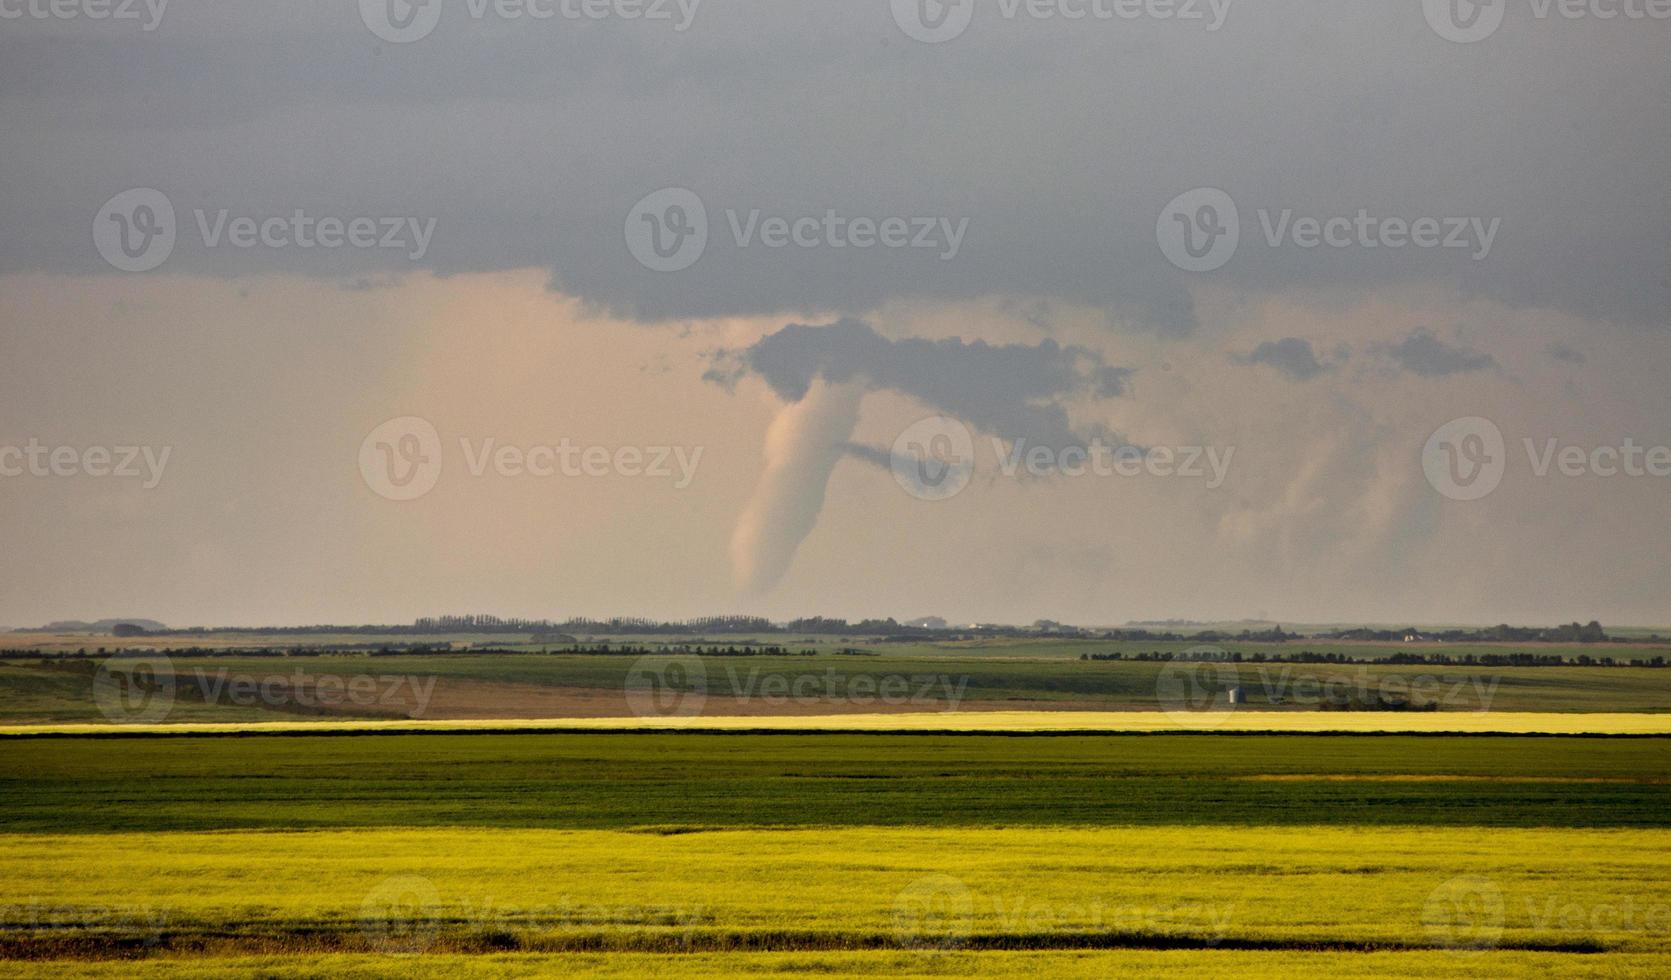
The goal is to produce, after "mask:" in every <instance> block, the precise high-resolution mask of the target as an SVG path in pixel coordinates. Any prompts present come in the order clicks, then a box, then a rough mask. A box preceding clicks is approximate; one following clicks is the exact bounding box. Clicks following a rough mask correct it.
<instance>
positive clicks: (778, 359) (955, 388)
mask: <svg viewBox="0 0 1671 980" xmlns="http://www.w3.org/2000/svg"><path fill="white" fill-rule="evenodd" d="M1130 374H1131V372H1130V371H1129V370H1128V369H1126V368H1121V367H1115V366H1113V365H1109V364H1106V363H1104V361H1103V359H1102V357H1101V356H1100V355H1098V354H1097V353H1095V352H1094V351H1090V350H1087V349H1085V348H1081V347H1065V346H1062V345H1060V344H1057V343H1056V342H1055V341H1052V340H1045V341H1042V342H1040V343H1039V344H1037V345H1036V346H1027V345H1021V344H1007V345H992V344H987V343H985V342H982V341H973V342H968V341H964V340H960V339H956V338H952V339H948V340H921V339H916V338H906V339H903V340H892V339H889V338H887V337H883V336H882V335H880V334H878V333H877V332H876V331H875V330H874V329H872V328H871V326H870V325H869V324H867V323H864V322H862V321H860V320H853V319H847V320H841V321H839V322H837V323H832V324H829V325H828V326H807V325H803V324H790V325H788V326H786V327H784V328H783V329H782V330H779V331H778V332H777V333H774V334H771V335H770V336H767V337H765V338H763V339H762V340H760V342H758V343H756V344H754V345H753V346H752V347H748V348H745V349H743V350H740V351H730V352H725V353H722V354H720V355H717V357H716V363H715V367H714V369H713V370H712V371H710V372H709V377H710V378H711V379H712V380H715V381H718V382H721V383H730V382H732V381H735V380H736V379H738V378H740V377H743V376H746V375H754V376H758V377H760V378H761V379H762V380H764V381H765V382H766V384H767V385H768V386H769V387H770V388H771V389H772V391H773V392H775V393H776V394H777V395H778V397H780V398H782V399H783V400H785V401H788V402H798V401H800V400H801V399H802V398H805V397H806V394H807V391H808V390H809V389H810V388H811V386H812V383H813V381H814V380H817V379H823V380H825V381H828V382H832V383H836V384H841V383H844V382H848V381H858V382H860V383H862V384H863V385H864V386H865V387H866V388H867V389H869V390H872V391H894V392H898V393H900V394H902V395H908V396H910V397H912V398H915V399H917V400H918V401H920V402H922V403H923V404H925V405H927V406H929V407H931V408H933V409H935V410H937V411H941V412H944V413H945V414H947V415H951V416H954V417H956V418H959V419H962V420H963V421H966V422H968V423H969V424H971V425H973V426H975V427H976V428H977V429H980V430H981V431H983V432H988V433H991V434H993V435H997V436H1001V437H1003V438H1005V439H1009V440H1018V439H1024V440H1026V441H1027V443H1028V444H1029V445H1040V444H1043V445H1049V446H1055V447H1065V446H1074V445H1081V444H1083V443H1084V441H1085V440H1086V439H1088V438H1090V437H1091V436H1094V435H1101V436H1102V437H1103V438H1105V439H1106V438H1109V435H1108V433H1107V432H1106V430H1102V429H1100V428H1096V429H1094V430H1093V431H1091V432H1083V433H1082V432H1080V431H1078V430H1076V428H1075V426H1074V425H1073V424H1072V423H1071V421H1070V420H1069V417H1068V412H1067V408H1066V405H1065V403H1066V402H1068V401H1069V400H1070V399H1075V398H1114V397H1118V396H1120V395H1122V394H1124V393H1125V391H1126V386H1127V381H1128V379H1129V377H1130ZM850 454H851V455H855V456H858V457H860V458H867V459H868V458H871V457H872V456H874V455H875V454H874V451H872V450H868V449H867V448H866V447H857V451H851V452H850ZM875 458H876V460H880V459H881V458H883V457H881V456H876V457H875ZM873 461H874V460H873Z"/></svg>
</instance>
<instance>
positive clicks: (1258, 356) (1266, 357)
mask: <svg viewBox="0 0 1671 980" xmlns="http://www.w3.org/2000/svg"><path fill="white" fill-rule="evenodd" d="M1231 360H1232V361H1234V362H1235V363H1237V364H1263V365H1266V366H1267V367H1272V368H1275V369H1276V370H1278V371H1280V372H1282V373H1283V374H1286V375H1287V376H1288V377H1290V378H1293V379H1294V380H1295V381H1310V380H1311V379H1312V378H1315V377H1317V376H1318V375H1319V374H1322V373H1323V372H1324V371H1326V370H1328V369H1327V368H1325V367H1324V366H1323V364H1322V362H1320V361H1318V360H1317V352H1316V351H1314V350H1312V348H1311V341H1309V340H1302V339H1300V338H1298V337H1284V338H1282V339H1281V340H1267V341H1265V342H1263V343H1261V344H1259V345H1258V346H1257V347H1255V348H1253V350H1252V351H1251V352H1250V353H1247V354H1237V355H1234V356H1233V357H1231Z"/></svg>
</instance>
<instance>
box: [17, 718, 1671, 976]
mask: <svg viewBox="0 0 1671 980" xmlns="http://www.w3.org/2000/svg"><path fill="white" fill-rule="evenodd" d="M0 748H3V749H4V754H3V755H0V912H3V918H0V957H5V958H6V959H4V960H0V970H3V971H4V972H6V973H7V974H8V975H23V976H29V975H38V976H116V975H123V976H127V975H133V974H134V973H135V972H142V973H145V974H149V975H156V976H227V975H238V976H286V977H287V976H316V975H320V974H321V973H325V972H329V973H332V974H337V973H345V974H348V975H364V976H376V975H386V974H387V973H388V972H399V973H401V974H403V975H408V976H443V975H469V976H532V975H540V974H548V973H554V972H584V973H588V974H599V975H634V976H636V975H645V974H658V975H689V976H716V975H728V974H729V975H734V974H736V973H739V972H742V973H750V974H760V975H767V976H772V975H784V976H787V975H804V974H806V973H809V972H811V973H822V974H831V975H864V974H871V975H876V974H884V973H886V974H895V973H901V974H905V975H924V976H928V975H939V976H950V975H969V974H989V975H1021V974H1034V975H1036V974H1038V973H1040V972H1041V971H1042V972H1044V973H1046V974H1047V975H1069V976H1109V975H1134V976H1162V975H1165V976H1176V975H1196V976H1216V975H1224V974H1225V973H1227V972H1234V973H1248V974H1252V975H1272V976H1321V975H1325V974H1326V975H1329V976H1334V977H1341V976H1387V975H1392V976H1399V975H1407V976H1416V975H1433V974H1435V973H1437V974H1441V975H1491V976H1546V975H1547V976H1552V975H1562V976H1596V977H1603V976H1609V977H1621V976H1656V975H1664V974H1665V972H1666V971H1667V970H1668V969H1671V738H1658V737H1642V738H1604V737H1587V738H1573V737H1489V736H1475V737H1460V736H1317V735H1312V736H1295V735H1288V736H1283V735H1243V736H1229V735H1146V736H1136V735H1102V736H1067V735H1064V736H1017V735H1011V736H1003V735H967V736H947V735H882V734H878V735H829V734H824V735H794V734H780V735H701V734H643V733H622V734H581V733H571V734H521V735H463V734H458V735H381V736H369V735H357V736H353V735H343V736H335V737H326V736H317V735H296V736H283V737H276V736H240V737H192V736H176V737H135V736H112V737H102V738H31V739H9V740H6V741H4V742H0ZM605 952H608V953H610V954H611V955H610V956H608V957H607V958H605V957H603V955H602V954H603V953H605Z"/></svg>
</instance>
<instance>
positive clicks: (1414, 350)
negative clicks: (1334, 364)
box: [1377, 330, 1497, 378]
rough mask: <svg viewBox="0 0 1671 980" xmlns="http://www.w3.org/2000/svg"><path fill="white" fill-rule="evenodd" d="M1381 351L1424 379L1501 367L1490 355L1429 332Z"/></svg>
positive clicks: (1385, 347)
mask: <svg viewBox="0 0 1671 980" xmlns="http://www.w3.org/2000/svg"><path fill="white" fill-rule="evenodd" d="M1377 350H1378V352H1379V353H1382V354H1384V355H1386V356H1387V357H1389V358H1391V359H1392V360H1393V362H1394V363H1395V364H1397V365H1398V367H1399V368H1401V369H1402V370H1405V371H1408V372H1409V373H1411V374H1415V375H1420V376H1421V377H1424V378H1442V377H1445V376H1447V375H1452V374H1470V373H1472V372H1475V371H1484V370H1486V369H1487V368H1493V367H1496V366H1497V361H1496V359H1495V358H1493V357H1492V356H1491V355H1490V354H1485V353H1481V352H1480V351H1477V350H1473V349H1471V348H1467V347H1460V346H1457V345H1454V344H1447V343H1446V342H1444V341H1443V340H1440V339H1439V338H1438V337H1435V336H1434V335H1433V333H1432V331H1429V330H1417V331H1416V332H1414V333H1412V334H1411V335H1410V336H1408V337H1406V338H1404V340H1403V341H1402V342H1401V343H1398V344H1394V345H1389V346H1383V347H1379V348H1377Z"/></svg>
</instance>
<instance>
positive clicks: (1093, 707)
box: [0, 648, 1671, 725]
mask: <svg viewBox="0 0 1671 980" xmlns="http://www.w3.org/2000/svg"><path fill="white" fill-rule="evenodd" d="M1057 652H1058V654H1059V655H1056V656H1050V657H1046V656H1042V655H1041V656H1037V657H1022V656H1017V655H1015V651H1014V650H1013V648H1011V650H1010V653H1009V654H1007V655H1002V656H1001V655H998V654H996V653H989V654H976V653H972V652H970V651H967V650H963V651H960V652H955V653H954V652H951V651H945V652H941V653H936V654H928V653H924V652H918V653H907V652H905V651H898V650H892V649H889V650H886V651H884V653H883V654H882V655H877V656H843V655H840V654H836V653H828V652H826V653H822V654H820V655H817V656H811V657H804V656H789V657H767V656H759V657H704V658H701V667H700V669H701V670H702V672H703V674H704V678H703V681H702V684H703V690H704V691H705V695H706V702H705V704H704V705H703V708H702V713H704V714H710V715H724V714H793V713H797V712H806V713H832V712H864V711H877V710H896V711H919V712H920V711H944V710H953V709H955V710H995V709H1029V708H1031V709H1061V710H1075V711H1110V710H1116V711H1118V710H1155V709H1170V708H1171V707H1174V706H1175V705H1173V704H1171V703H1169V702H1168V700H1167V698H1168V692H1175V691H1176V690H1178V688H1177V685H1176V684H1174V685H1173V687H1171V688H1169V687H1168V686H1167V685H1166V683H1165V681H1164V678H1165V677H1167V676H1170V677H1172V678H1173V680H1174V681H1176V680H1177V679H1178V678H1179V677H1180V676H1183V677H1185V678H1189V677H1195V678H1200V679H1201V680H1202V681H1203V682H1209V681H1210V682H1211V684H1212V685H1215V686H1216V687H1218V688H1223V687H1224V686H1226V685H1228V684H1230V683H1232V682H1233V683H1235V684H1236V685H1238V686H1240V687H1241V689H1242V691H1243V693H1244V696H1245V700H1244V701H1243V703H1242V705H1243V707H1245V708H1246V709H1249V710H1266V709H1281V710H1290V711H1291V710H1317V709H1318V707H1319V705H1320V704H1321V703H1322V702H1323V700H1324V699H1325V696H1334V697H1344V698H1346V699H1348V700H1351V701H1352V702H1354V704H1355V705H1356V706H1357V707H1363V702H1365V701H1367V700H1370V699H1373V698H1374V697H1376V696H1377V695H1379V694H1383V693H1384V694H1387V695H1389V696H1392V697H1397V698H1413V700H1414V701H1415V702H1417V703H1420V704H1423V705H1431V706H1432V707H1433V708H1435V709H1436V710H1439V711H1463V712H1477V711H1482V710H1487V711H1502V712H1510V711H1540V712H1617V713H1624V712H1671V669H1665V668H1649V667H1600V666H1586V667H1578V666H1566V667H1485V666H1477V665H1474V666H1460V665H1456V666H1451V665H1381V664H1357V663H1348V664H1287V663H1241V664H1235V665H1228V664H1224V665H1182V664H1169V663H1165V662H1138V661H1085V660H1079V659H1077V657H1078V654H1077V653H1073V654H1072V656H1068V653H1070V652H1071V651H1061V650H1059V651H1057ZM1457 655H1459V656H1460V655H1461V654H1460V653H1459V654H1457ZM652 662H653V663H661V662H664V661H662V660H661V659H660V658H652ZM99 663H100V661H98V660H95V659H91V658H90V659H87V660H80V659H69V660H42V659H39V658H37V657H28V658H12V659H0V725H6V724H14V725H27V724H41V723H45V722H91V723H97V722H103V721H106V720H107V718H106V716H105V715H104V714H103V713H101V711H100V709H99V706H98V705H97V703H96V702H95V677H96V672H97V670H98V667H99ZM637 667H638V659H637V658H636V657H632V656H596V655H585V654H549V655H546V654H538V653H500V654H466V653H453V654H438V655H424V656H417V655H387V656H385V655H379V656H372V655H368V654H326V655H317V656H295V657H250V656H239V655H223V656H212V657H202V656H186V655H179V654H176V655H174V656H172V657H170V658H169V667H168V670H169V671H171V673H172V682H173V688H174V689H173V705H172V709H171V711H170V713H169V715H168V717H167V720H168V721H170V722H198V721H204V722H212V721H249V720H259V719H262V718H266V719H269V720H287V719H288V720H294V719H297V718H308V717H330V718H368V719H376V718H432V719H446V718H543V717H612V716H624V715H630V714H632V713H634V712H633V710H632V709H631V706H630V705H629V703H628V701H627V698H626V693H625V692H626V690H627V688H628V687H629V678H630V677H631V676H632V675H633V672H634V671H635V670H636V669H637ZM1179 671H1183V674H1182V675H1180V674H1179V673H1178V672H1179ZM354 678H366V679H369V682H370V683H373V684H375V685H376V696H375V697H371V698H365V699H345V698H341V697H339V698H338V699H337V700H336V701H335V702H332V703H327V704H324V705H323V706H321V705H314V704H310V703H309V699H308V698H307V697H306V696H305V695H306V693H307V692H308V691H309V690H311V689H312V688H314V687H317V686H318V685H319V684H320V683H321V681H322V680H324V681H327V682H329V683H334V684H336V685H337V687H338V688H339V689H341V688H343V687H344V686H345V685H346V684H347V683H348V682H350V681H352V680H353V679H354ZM1232 678H1233V681H1232ZM240 681H243V682H251V683H257V684H259V683H261V682H267V681H272V682H274V683H272V684H269V685H268V687H267V693H265V694H262V695H259V696H257V695H255V694H253V693H251V694H247V695H244V696H240V695H239V694H238V692H237V690H236V688H235V687H234V686H230V685H229V682H231V684H235V683H236V682H240ZM391 685H392V687H393V692H392V695H391V696H388V697H384V693H385V691H386V689H387V688H389V687H390V686H391Z"/></svg>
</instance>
